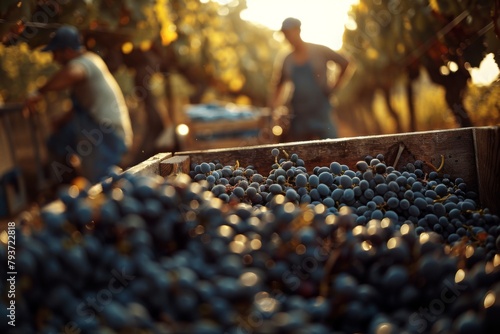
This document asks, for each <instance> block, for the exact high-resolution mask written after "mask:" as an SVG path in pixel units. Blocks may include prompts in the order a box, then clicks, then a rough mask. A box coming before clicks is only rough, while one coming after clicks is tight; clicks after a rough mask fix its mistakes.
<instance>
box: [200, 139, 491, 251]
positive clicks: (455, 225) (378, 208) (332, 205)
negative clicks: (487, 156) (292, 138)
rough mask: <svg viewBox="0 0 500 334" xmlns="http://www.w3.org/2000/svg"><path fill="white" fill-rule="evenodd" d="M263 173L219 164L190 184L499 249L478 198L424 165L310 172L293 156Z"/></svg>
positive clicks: (231, 198)
mask: <svg viewBox="0 0 500 334" xmlns="http://www.w3.org/2000/svg"><path fill="white" fill-rule="evenodd" d="M280 153H281V152H280V151H279V149H277V148H274V149H273V150H272V151H271V154H272V156H274V157H275V163H274V164H273V166H272V170H271V171H270V172H269V174H268V175H266V176H263V175H261V174H258V173H257V172H256V171H255V170H254V169H253V167H252V166H247V167H241V166H236V167H235V166H222V165H221V164H220V163H218V162H215V163H213V162H211V163H206V162H203V163H201V164H194V165H193V169H192V171H191V176H192V177H193V179H194V180H196V181H199V180H206V181H207V182H208V188H209V189H210V190H212V192H213V193H214V195H215V196H216V197H219V198H221V199H223V200H224V201H226V202H236V203H240V202H242V203H249V204H251V205H254V206H255V205H263V206H269V203H271V202H272V199H273V197H274V196H276V195H278V194H281V195H284V196H285V198H286V200H287V201H289V202H291V203H294V204H297V205H310V206H311V207H314V206H316V205H318V204H323V205H324V206H326V207H327V210H328V211H329V212H331V213H333V214H336V213H338V211H339V209H340V208H342V207H347V208H349V209H350V211H351V216H352V217H353V219H354V220H355V222H356V225H366V224H367V223H368V222H369V221H370V220H372V219H377V220H381V219H383V218H389V219H391V221H392V222H393V224H394V226H395V227H396V228H399V227H401V225H402V224H404V223H407V222H411V223H412V225H413V226H414V227H415V232H416V233H417V234H418V235H419V234H421V233H423V232H431V231H433V232H436V233H437V234H439V235H441V236H442V237H443V239H444V241H445V242H446V243H448V244H450V245H456V244H458V243H460V242H464V241H466V242H467V243H473V244H475V245H477V246H478V247H479V248H480V249H481V251H484V252H485V253H486V254H487V255H486V257H487V259H489V260H490V259H492V258H493V256H494V255H495V254H496V252H497V249H498V247H499V246H500V238H499V236H500V220H499V217H498V216H496V215H493V214H491V213H490V212H489V210H488V208H480V206H479V204H478V203H477V198H478V195H477V194H476V193H475V192H474V191H469V190H468V189H467V185H466V183H465V182H464V180H463V179H462V178H460V177H457V178H454V179H452V178H451V176H450V175H447V174H442V175H440V174H439V173H438V172H437V171H436V170H433V169H431V170H430V172H426V171H425V170H426V168H425V167H426V165H425V164H424V162H422V161H420V160H417V161H415V162H413V163H408V164H407V165H406V166H405V168H404V169H403V170H402V171H397V170H395V169H394V168H393V167H391V166H387V165H386V163H385V161H384V156H383V155H382V154H377V155H376V156H375V157H372V156H370V155H368V156H366V157H365V158H364V159H363V160H360V161H358V162H357V164H356V170H352V169H350V168H349V167H348V166H347V165H344V164H341V163H339V162H332V163H331V164H330V165H329V166H316V167H315V168H313V170H312V171H310V172H308V171H307V170H306V168H305V167H304V166H305V164H304V161H303V160H301V159H300V158H299V157H298V155H297V154H291V155H288V154H287V153H286V152H284V151H283V153H282V154H284V155H285V157H283V158H280V159H278V157H279V155H280Z"/></svg>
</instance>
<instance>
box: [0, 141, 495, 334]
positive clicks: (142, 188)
mask: <svg viewBox="0 0 500 334" xmlns="http://www.w3.org/2000/svg"><path fill="white" fill-rule="evenodd" d="M280 155H283V156H284V157H283V158H280ZM271 157H272V158H273V159H274V163H273V164H272V166H271V170H270V171H269V172H268V173H266V174H260V173H259V172H258V171H257V170H256V169H255V168H253V167H252V166H245V167H243V166H240V165H239V164H238V163H237V164H236V165H232V166H229V165H224V164H222V163H221V162H219V161H213V162H202V163H199V164H193V165H192V170H191V171H190V174H189V175H187V174H180V175H177V176H171V177H168V178H166V179H164V178H162V177H159V176H139V175H133V174H128V173H123V174H121V173H117V172H115V173H112V174H111V175H110V178H109V179H108V180H106V181H104V182H103V183H102V184H101V185H102V191H101V192H95V191H94V188H91V187H89V186H88V185H86V184H85V183H82V184H78V185H72V186H70V187H68V188H67V189H63V190H62V191H61V193H60V201H61V204H62V207H63V209H62V210H58V209H57V208H53V207H48V208H46V209H45V210H43V211H42V212H41V215H40V217H39V219H36V218H33V219H31V220H28V219H27V220H26V221H25V222H24V224H19V225H18V226H17V231H16V233H17V234H16V235H17V239H16V244H17V246H16V250H17V254H16V260H17V267H18V276H17V282H16V286H17V288H16V291H17V298H16V318H17V320H16V321H17V326H16V329H17V330H18V331H19V333H60V332H68V333H103V332H116V333H129V332H142V333H319V334H321V333H325V334H326V333H332V332H338V333H353V332H362V333H403V332H406V333H457V334H458V333H471V332H481V333H496V329H497V328H499V325H500V319H499V317H498V316H497V314H498V312H499V311H500V254H499V250H500V245H499V243H500V241H499V240H500V239H499V232H500V230H499V221H500V219H499V218H498V216H496V215H493V214H491V213H489V212H488V210H487V209H485V208H480V207H479V206H478V204H477V202H476V201H475V200H476V198H477V196H476V194H474V193H472V192H470V191H468V190H467V188H466V185H465V183H464V181H463V180H461V179H459V178H455V179H453V178H451V176H448V175H444V174H443V175H441V174H439V173H438V172H437V171H432V172H430V173H427V172H424V170H425V168H424V167H425V166H424V163H423V162H420V161H415V162H414V163H411V164H408V165H407V166H406V168H405V169H404V170H403V171H395V170H394V168H392V167H390V166H387V165H386V164H385V162H384V157H383V156H382V155H377V156H375V157H369V156H367V157H366V158H365V159H364V160H362V161H359V162H358V163H357V164H356V169H357V170H356V171H354V170H351V169H350V168H349V167H348V166H346V165H343V164H340V163H338V162H332V163H331V164H330V165H329V166H325V167H315V168H314V169H313V170H312V171H308V170H307V169H306V168H305V163H304V161H303V160H301V159H300V158H299V156H298V155H297V154H291V155H289V154H288V153H286V152H284V151H280V150H278V149H273V150H272V151H271ZM422 201H424V202H425V205H424V203H423V202H422ZM417 210H418V211H417ZM445 219H446V220H445ZM437 226H441V228H439V227H437ZM450 226H452V227H453V228H452V227H450ZM0 260H1V261H3V262H5V263H6V253H5V249H4V247H2V248H0ZM4 276H5V274H4V273H1V274H0V288H1V289H2V290H4V289H5V288H6V287H5V282H6V277H4ZM3 295H4V296H5V294H3ZM0 309H1V310H3V311H1V312H6V305H5V304H4V300H0ZM5 316H6V315H5V314H4V318H5ZM0 330H1V331H2V332H6V331H7V330H11V328H8V327H7V324H6V322H1V323H0Z"/></svg>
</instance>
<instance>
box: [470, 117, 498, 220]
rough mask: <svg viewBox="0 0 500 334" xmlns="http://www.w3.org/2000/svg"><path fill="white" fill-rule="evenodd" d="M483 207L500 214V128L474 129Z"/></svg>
mask: <svg viewBox="0 0 500 334" xmlns="http://www.w3.org/2000/svg"><path fill="white" fill-rule="evenodd" d="M474 138H475V150H476V164H477V178H478V187H479V193H480V200H481V207H483V208H489V209H490V210H491V211H492V212H493V213H495V214H500V177H499V174H500V128H499V127H498V126H497V127H489V128H477V129H474Z"/></svg>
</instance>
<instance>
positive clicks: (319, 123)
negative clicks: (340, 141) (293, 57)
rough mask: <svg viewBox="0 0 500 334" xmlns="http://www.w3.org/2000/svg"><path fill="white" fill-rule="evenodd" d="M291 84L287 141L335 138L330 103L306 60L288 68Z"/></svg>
mask: <svg viewBox="0 0 500 334" xmlns="http://www.w3.org/2000/svg"><path fill="white" fill-rule="evenodd" d="M291 77H292V82H293V85H294V90H293V96H292V99H291V101H290V108H291V111H292V115H293V116H292V119H291V123H290V128H289V130H288V133H287V134H286V135H285V137H286V140H287V141H302V140H313V139H326V138H336V137H337V129H336V127H335V125H334V124H333V120H332V115H331V113H332V106H331V104H330V100H329V98H328V96H327V95H326V94H325V93H324V89H323V88H322V87H321V86H320V85H319V83H318V81H317V80H316V77H315V74H314V69H313V67H312V65H311V63H310V62H306V63H304V64H302V65H296V64H295V65H294V66H293V67H292V71H291Z"/></svg>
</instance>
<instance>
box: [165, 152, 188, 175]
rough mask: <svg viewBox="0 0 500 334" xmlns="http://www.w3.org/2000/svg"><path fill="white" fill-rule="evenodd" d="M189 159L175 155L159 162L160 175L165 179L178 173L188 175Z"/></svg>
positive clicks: (186, 156) (185, 156)
mask: <svg viewBox="0 0 500 334" xmlns="http://www.w3.org/2000/svg"><path fill="white" fill-rule="evenodd" d="M190 161H191V160H190V158H189V156H188V155H176V156H173V157H171V158H168V159H165V160H163V161H162V162H160V175H161V176H163V177H165V176H169V175H177V174H179V173H186V174H187V173H189V170H190Z"/></svg>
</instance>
